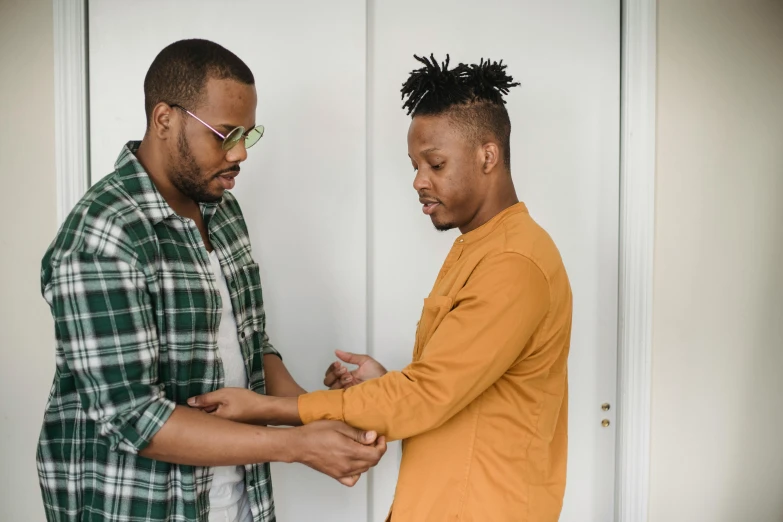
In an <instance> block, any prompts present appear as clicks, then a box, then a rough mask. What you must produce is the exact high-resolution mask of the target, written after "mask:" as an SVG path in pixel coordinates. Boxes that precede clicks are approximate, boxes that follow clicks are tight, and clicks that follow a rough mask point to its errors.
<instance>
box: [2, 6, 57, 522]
mask: <svg viewBox="0 0 783 522" xmlns="http://www.w3.org/2000/svg"><path fill="white" fill-rule="evenodd" d="M0 115H1V116H2V121H3V123H2V125H0V176H1V179H2V187H3V191H4V197H3V203H2V205H0V245H2V256H0V288H1V289H2V300H0V350H1V351H0V353H1V354H2V355H0V357H2V363H0V397H2V401H0V440H2V444H0V521H2V522H17V521H19V522H22V521H23V522H38V521H43V520H44V512H43V507H42V505H41V495H40V493H39V489H38V477H37V473H36V468H35V445H36V442H37V440H38V432H39V430H40V428H41V419H42V416H43V408H44V404H45V403H46V397H47V394H48V392H49V387H50V386H51V381H52V375H53V371H54V349H53V346H54V345H53V332H52V321H51V316H50V315H49V308H48V306H47V305H46V303H45V302H44V300H43V299H42V298H41V293H40V291H39V269H40V262H41V257H42V256H43V254H44V252H45V251H46V247H47V246H48V244H49V242H50V241H51V240H52V239H53V238H54V234H55V232H56V210H55V205H56V199H55V198H56V186H55V183H56V181H55V174H54V61H53V46H52V2H51V1H50V0H0Z"/></svg>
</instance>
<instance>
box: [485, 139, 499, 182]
mask: <svg viewBox="0 0 783 522" xmlns="http://www.w3.org/2000/svg"><path fill="white" fill-rule="evenodd" d="M481 152H482V154H483V160H484V163H483V166H482V171H483V172H484V174H489V173H490V172H492V171H493V170H494V169H495V167H496V166H497V165H498V162H499V161H500V147H498V144H497V143H495V142H493V141H489V142H487V143H485V144H484V145H482V147H481Z"/></svg>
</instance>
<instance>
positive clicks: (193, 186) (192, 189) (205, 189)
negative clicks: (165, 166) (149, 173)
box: [171, 132, 222, 203]
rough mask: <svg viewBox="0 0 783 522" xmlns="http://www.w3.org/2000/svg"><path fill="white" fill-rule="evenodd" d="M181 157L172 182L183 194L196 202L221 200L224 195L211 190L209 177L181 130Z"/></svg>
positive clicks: (172, 173) (178, 142)
mask: <svg viewBox="0 0 783 522" xmlns="http://www.w3.org/2000/svg"><path fill="white" fill-rule="evenodd" d="M177 151H178V152H179V158H177V160H178V161H177V164H176V165H175V166H174V168H173V169H172V171H171V183H172V184H173V185H174V186H175V187H177V190H179V191H180V192H181V193H182V194H184V195H185V196H187V197H189V198H190V199H192V200H193V201H195V202H196V203H214V202H216V201H220V199H221V197H222V196H216V195H215V194H210V192H209V181H210V180H209V179H206V180H205V179H203V178H202V175H201V169H200V168H199V167H198V164H196V159H195V158H194V157H193V154H191V152H190V146H189V145H188V142H187V140H186V139H185V133H184V132H180V134H179V139H178V140H177Z"/></svg>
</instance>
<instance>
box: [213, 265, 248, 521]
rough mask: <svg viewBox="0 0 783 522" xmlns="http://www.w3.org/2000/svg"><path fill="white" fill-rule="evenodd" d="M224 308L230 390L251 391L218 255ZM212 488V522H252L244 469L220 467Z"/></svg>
mask: <svg viewBox="0 0 783 522" xmlns="http://www.w3.org/2000/svg"><path fill="white" fill-rule="evenodd" d="M209 260H210V262H211V264H212V272H214V274H215V280H216V281H217V285H218V288H219V290H220V298H221V300H222V301H223V308H222V310H221V316H220V327H219V328H218V351H219V352H220V359H221V360H222V361H223V375H224V377H225V384H224V385H225V387H226V388H247V372H246V371H245V363H244V360H243V359H242V350H241V349H240V348H239V340H238V339H237V323H236V320H235V319H234V313H233V308H232V307H231V296H230V295H229V293H228V284H226V277H225V276H224V275H223V271H222V270H221V269H220V261H219V260H218V256H217V251H215V250H213V251H212V252H211V253H210V254H209ZM212 471H213V473H214V476H213V478H212V488H211V489H210V490H209V505H210V511H209V522H252V520H253V517H252V515H251V513H250V504H249V502H248V497H247V490H246V489H245V468H244V467H243V466H220V467H215V468H213V469H212Z"/></svg>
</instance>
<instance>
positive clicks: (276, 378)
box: [264, 354, 307, 397]
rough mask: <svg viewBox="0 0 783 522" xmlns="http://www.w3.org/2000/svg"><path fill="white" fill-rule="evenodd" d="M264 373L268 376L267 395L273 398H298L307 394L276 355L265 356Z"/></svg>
mask: <svg viewBox="0 0 783 522" xmlns="http://www.w3.org/2000/svg"><path fill="white" fill-rule="evenodd" d="M264 373H265V375H266V394H267V395H270V396H272V397H298V396H299V395H303V394H305V393H307V390H305V389H304V388H302V387H301V386H299V384H297V382H296V381H295V380H294V378H293V377H292V376H291V374H290V373H289V372H288V368H286V367H285V364H284V363H283V361H282V360H281V359H280V357H278V356H276V355H271V354H267V355H264Z"/></svg>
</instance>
